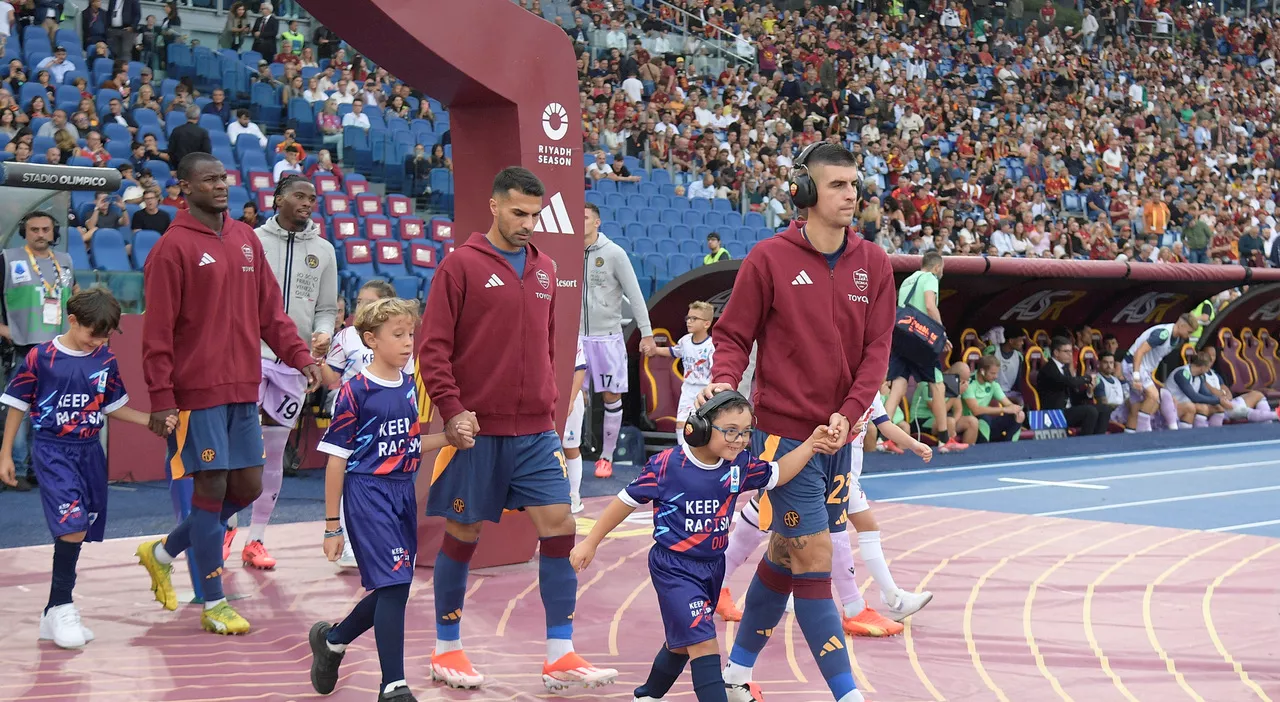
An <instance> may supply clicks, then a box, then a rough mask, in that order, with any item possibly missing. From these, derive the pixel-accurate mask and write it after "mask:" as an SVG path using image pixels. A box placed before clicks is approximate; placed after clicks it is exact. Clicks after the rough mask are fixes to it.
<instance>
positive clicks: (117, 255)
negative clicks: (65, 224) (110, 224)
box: [89, 229, 133, 271]
mask: <svg viewBox="0 0 1280 702" xmlns="http://www.w3.org/2000/svg"><path fill="white" fill-rule="evenodd" d="M89 245H90V249H91V252H92V254H93V263H94V268H95V269H96V270H100V271H131V270H133V265H132V264H130V263H129V256H128V255H127V254H126V253H125V251H124V236H122V235H121V234H120V232H118V231H116V230H114V229H99V230H98V231H97V232H95V233H94V235H93V238H92V239H90V240H89Z"/></svg>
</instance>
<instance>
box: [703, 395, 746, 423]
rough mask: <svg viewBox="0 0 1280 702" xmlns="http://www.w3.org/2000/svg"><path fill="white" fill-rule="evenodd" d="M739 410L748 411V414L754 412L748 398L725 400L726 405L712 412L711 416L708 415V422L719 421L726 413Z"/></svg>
mask: <svg viewBox="0 0 1280 702" xmlns="http://www.w3.org/2000/svg"><path fill="white" fill-rule="evenodd" d="M737 410H746V411H747V412H752V409H751V403H750V402H748V401H747V400H746V398H743V399H738V398H736V397H735V398H733V399H732V400H725V401H724V404H722V405H720V406H718V407H716V408H715V409H713V410H711V414H709V415H707V421H708V422H715V421H716V420H717V419H719V418H720V415H722V414H724V413H726V412H736V411H737Z"/></svg>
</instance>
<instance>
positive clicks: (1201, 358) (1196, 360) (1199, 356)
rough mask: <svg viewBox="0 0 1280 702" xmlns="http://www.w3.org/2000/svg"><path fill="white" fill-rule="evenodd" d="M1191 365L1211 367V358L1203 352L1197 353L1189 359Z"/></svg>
mask: <svg viewBox="0 0 1280 702" xmlns="http://www.w3.org/2000/svg"><path fill="white" fill-rule="evenodd" d="M1191 365H1193V366H1201V367H1204V368H1207V367H1209V366H1212V365H1213V358H1212V357H1211V356H1210V355H1209V354H1208V353H1206V352H1204V351H1197V352H1196V355H1194V356H1192V357H1191Z"/></svg>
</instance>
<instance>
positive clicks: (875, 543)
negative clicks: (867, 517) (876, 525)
mask: <svg viewBox="0 0 1280 702" xmlns="http://www.w3.org/2000/svg"><path fill="white" fill-rule="evenodd" d="M858 547H859V548H860V549H862V562H863V563H866V564H867V571H869V572H870V573H871V577H872V578H874V579H875V581H876V584H877V585H879V586H880V592H881V593H883V594H885V595H886V596H887V595H890V594H892V593H895V592H897V591H898V584H897V583H895V582H894V581H893V575H891V574H890V573H889V564H888V563H886V562H885V560H884V550H883V549H882V548H880V532H878V531H863V532H859V533H858Z"/></svg>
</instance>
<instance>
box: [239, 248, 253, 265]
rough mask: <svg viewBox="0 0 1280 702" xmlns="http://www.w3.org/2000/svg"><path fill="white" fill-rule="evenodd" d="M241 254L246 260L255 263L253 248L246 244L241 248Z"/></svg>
mask: <svg viewBox="0 0 1280 702" xmlns="http://www.w3.org/2000/svg"><path fill="white" fill-rule="evenodd" d="M240 252H241V253H243V254H244V258H245V260H246V261H248V262H249V263H253V247H252V246H250V245H248V244H245V245H244V246H241V247H240Z"/></svg>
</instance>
